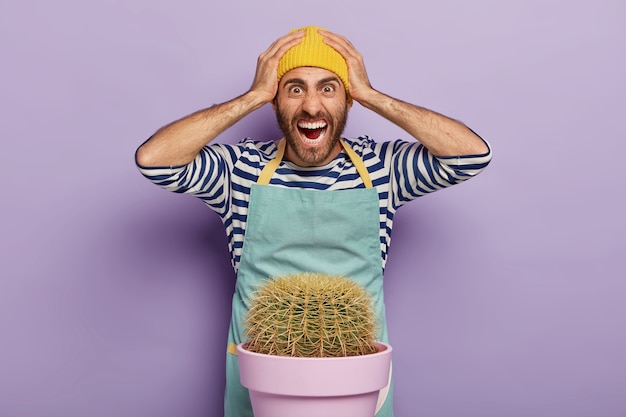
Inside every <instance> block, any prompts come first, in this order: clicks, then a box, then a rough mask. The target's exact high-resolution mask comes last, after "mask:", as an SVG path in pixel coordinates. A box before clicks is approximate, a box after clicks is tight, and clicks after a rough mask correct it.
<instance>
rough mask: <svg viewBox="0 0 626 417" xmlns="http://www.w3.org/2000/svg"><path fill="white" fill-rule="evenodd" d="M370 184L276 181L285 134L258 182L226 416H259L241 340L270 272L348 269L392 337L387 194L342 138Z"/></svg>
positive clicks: (387, 400)
mask: <svg viewBox="0 0 626 417" xmlns="http://www.w3.org/2000/svg"><path fill="white" fill-rule="evenodd" d="M341 144H342V146H343V148H344V151H345V152H346V154H347V155H348V156H349V158H350V159H351V161H352V163H353V164H354V165H355V167H356V168H357V171H358V172H359V175H360V176H361V179H362V180H363V183H364V184H365V186H366V188H360V189H350V190H332V191H331V190H325V191H320V190H303V189H294V188H281V187H275V186H269V181H270V179H271V177H272V175H273V174H274V172H275V170H276V168H277V167H278V165H279V164H280V162H281V161H282V158H283V155H284V151H285V140H284V139H283V140H281V141H280V142H279V143H278V152H277V156H276V157H275V158H274V159H273V160H272V161H270V162H269V163H268V164H267V165H266V166H265V168H264V169H263V171H262V172H261V175H260V176H259V179H258V181H257V183H256V184H253V185H252V187H251V189H250V201H249V205H248V220H247V226H246V232H245V239H244V245H243V250H242V255H241V260H240V264H239V269H238V272H237V283H236V285H235V293H234V295H233V304H232V318H231V323H230V329H229V335H228V342H229V345H228V354H227V358H226V395H225V404H224V408H225V410H224V411H225V416H226V417H252V407H251V405H250V398H249V395H248V391H247V389H246V388H244V387H243V386H242V385H241V384H240V382H239V366H238V362H237V356H236V353H237V351H236V348H235V346H236V345H237V344H238V343H241V342H242V341H244V340H243V332H244V326H243V320H244V317H245V314H246V312H247V311H248V306H249V296H250V294H251V293H252V292H253V291H254V290H255V289H256V287H257V286H258V285H259V284H260V283H262V282H263V280H265V279H267V278H270V277H276V276H280V275H288V274H292V273H300V272H320V273H326V274H333V275H345V276H346V277H350V278H352V279H353V280H355V281H357V282H359V283H360V284H361V285H363V286H364V287H365V288H366V289H367V290H368V291H369V292H371V293H372V294H373V295H374V308H375V311H376V314H377V315H378V320H379V323H380V333H379V335H378V337H379V340H381V341H383V342H388V336H387V323H386V318H385V305H384V300H383V274H382V272H383V270H382V261H381V254H380V251H381V249H380V237H379V236H380V233H379V227H380V226H379V224H380V217H379V200H378V192H377V190H376V189H375V188H373V187H372V182H371V179H370V177H369V173H368V171H367V169H366V168H365V165H364V164H363V161H362V159H361V158H360V157H359V156H358V155H357V154H356V153H355V152H354V151H353V150H352V149H351V148H350V147H349V146H348V145H347V144H346V143H345V142H344V141H343V140H342V141H341ZM391 397H392V394H391V375H390V384H389V386H388V387H386V388H385V389H383V390H381V394H380V397H379V404H378V406H377V409H379V411H378V412H377V414H376V417H391V416H392V415H393V413H392V401H391Z"/></svg>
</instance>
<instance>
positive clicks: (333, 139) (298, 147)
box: [274, 67, 348, 166]
mask: <svg viewBox="0 0 626 417" xmlns="http://www.w3.org/2000/svg"><path fill="white" fill-rule="evenodd" d="M274 109H275V110H276V118H277V119H278V124H279V126H280V128H281V130H282V131H283V134H284V135H285V139H286V140H287V148H286V150H285V156H286V157H287V158H288V159H289V160H290V161H292V162H294V163H295V164H297V165H300V166H321V165H325V164H327V163H329V162H330V161H332V160H333V158H335V156H337V155H338V154H339V152H340V151H341V144H340V143H339V138H340V136H341V134H342V133H343V129H344V127H345V125H346V120H347V118H348V104H347V100H346V91H345V89H344V86H343V83H342V82H341V80H340V79H339V77H337V75H335V73H333V72H331V71H328V70H325V69H322V68H317V67H300V68H294V69H292V70H291V71H289V72H287V73H286V74H285V75H284V76H283V77H282V78H281V79H280V82H279V84H278V93H277V95H276V100H275V101H274Z"/></svg>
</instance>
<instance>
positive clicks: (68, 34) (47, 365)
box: [0, 0, 626, 417]
mask: <svg viewBox="0 0 626 417" xmlns="http://www.w3.org/2000/svg"><path fill="white" fill-rule="evenodd" d="M216 3H217V2H209V1H199V0H182V1H178V2H172V1H163V0H135V1H113V0H111V1H79V0H59V1H55V2H48V1H44V0H39V1H24V2H11V4H10V5H9V2H8V1H6V0H2V3H1V4H0V45H1V57H2V58H1V59H2V65H1V67H0V68H2V70H1V77H2V79H1V82H0V93H1V94H0V100H1V113H0V114H1V118H2V123H1V132H2V133H1V134H2V147H1V149H0V162H1V166H2V169H3V173H2V178H3V189H4V192H3V197H2V202H1V207H2V216H1V219H0V227H1V229H0V230H1V241H0V243H1V246H2V247H1V255H0V256H1V257H2V258H1V259H2V262H1V264H0V276H1V280H0V338H1V339H0V416H2V417H5V416H6V417H21V416H24V417H84V416H89V417H100V416H103V417H104V416H118V417H143V416H145V417H161V416H162V417H171V416H185V417H196V416H197V417H200V416H211V417H212V416H219V415H220V414H221V410H222V395H223V394H222V392H223V373H224V371H223V366H224V355H225V354H224V349H225V344H226V329H227V325H228V319H229V308H230V297H231V292H232V288H233V285H234V277H233V273H232V271H231V269H230V263H229V260H228V256H227V250H226V238H225V236H224V232H223V230H222V225H221V223H220V221H219V219H218V217H217V215H215V214H214V213H212V212H211V211H210V210H209V209H208V208H206V207H205V206H203V204H202V203H201V202H200V201H197V200H195V199H193V198H190V197H185V196H180V195H175V194H170V193H166V192H164V191H162V190H160V189H158V188H157V187H155V186H152V185H151V184H149V183H148V182H147V181H146V180H144V179H143V178H142V177H141V176H140V174H139V173H138V172H137V171H136V169H135V167H134V162H133V154H134V151H135V148H136V147H137V146H138V145H139V144H140V143H141V142H143V140H145V139H146V138H147V137H148V136H149V135H150V134H152V133H153V131H154V130H156V129H157V128H158V127H160V126H162V125H163V124H165V123H168V122H169V121H171V120H173V119H175V118H178V117H180V116H183V115H185V114H187V113H190V112H192V111H194V110H196V109H199V108H202V107H206V106H209V105H211V104H213V103H218V102H221V101H225V100H227V99H230V98H232V97H234V96H236V95H238V94H240V93H243V92H244V91H245V90H246V89H247V88H248V87H249V85H250V83H251V80H252V77H253V73H254V67H255V64H256V58H257V56H258V54H259V53H261V52H262V51H263V50H264V49H265V48H266V47H267V46H268V45H269V44H270V43H271V42H272V41H273V40H274V39H275V38H277V37H278V36H280V35H282V34H283V33H285V32H287V31H288V30H289V29H292V28H294V27H298V26H301V25H305V24H319V25H323V26H325V27H327V28H329V29H331V30H333V31H336V32H339V33H342V34H344V35H346V36H347V37H348V38H349V39H350V40H351V41H352V42H353V43H354V44H355V45H356V46H357V48H358V49H359V50H360V51H361V52H362V53H363V55H364V56H365V60H366V65H367V68H368V71H369V75H370V78H371V81H372V83H373V85H374V86H375V87H376V88H378V89H380V90H382V91H384V92H386V93H388V94H390V95H393V96H396V97H399V98H402V99H404V100H407V101H410V102H413V103H417V104H420V105H423V106H426V107H429V108H432V109H435V110H438V111H440V112H443V113H445V114H448V115H450V116H453V117H456V118H459V119H461V120H463V121H464V122H466V123H467V124H468V125H470V126H471V127H472V128H474V129H475V130H476V131H478V132H479V133H480V134H481V135H483V136H484V137H485V138H486V139H487V140H489V141H490V143H491V144H492V146H493V148H494V150H495V156H494V160H493V163H492V164H491V166H490V167H489V168H488V169H487V171H485V172H484V173H483V174H482V175H480V176H479V177H477V178H476V179H474V180H472V181H470V182H468V183H465V184H462V185H459V186H457V187H454V188H452V189H449V190H445V191H442V192H439V193H436V194H433V195H430V196H428V197H425V198H422V199H420V200H418V201H416V202H414V203H412V204H410V205H409V206H407V207H405V208H403V209H402V210H400V212H399V213H398V215H397V218H396V219H397V220H396V225H395V229H394V241H393V244H392V249H391V259H390V261H389V263H388V269H387V275H386V297H387V304H388V313H389V327H390V331H391V338H392V343H393V345H394V346H395V356H394V358H395V359H394V360H395V364H396V366H395V373H396V374H395V375H396V411H397V415H398V416H409V415H411V416H425V417H453V416H454V417H458V416H463V417H470V416H476V417H490V416H494V417H496V416H498V417H501V416H507V417H516V416H520V417H522V416H523V417H530V416H532V417H544V416H545V417H578V416H580V417H583V416H584V417H589V416H602V417H613V416H614V417H618V416H619V417H623V416H625V415H626V397H625V396H624V392H626V391H625V390H626V358H625V356H626V331H625V328H626V325H625V317H626V303H625V302H624V295H625V294H626V283H625V280H624V278H625V275H626V274H625V272H624V271H625V270H626V261H625V258H626V250H625V249H626V244H625V241H626V237H625V236H626V230H625V229H626V222H625V221H624V214H623V213H624V212H626V204H625V202H624V193H625V190H626V187H625V186H624V185H625V184H624V177H623V169H624V168H623V156H624V153H625V152H626V145H625V144H624V138H625V135H624V113H625V110H626V108H625V105H624V102H625V96H626V81H625V79H626V77H625V74H626V30H625V29H624V25H623V22H624V19H625V18H626V13H625V12H626V3H625V2H623V1H622V0H613V1H609V0H600V1H587V2H584V1H557V0H547V1H546V0H530V1H527V0H511V1H502V2H499V1H488V0H479V1H472V2H468V1H466V0H445V1H438V2H428V3H420V2H414V1H412V0H401V1H392V0H387V1H383V2H373V1H360V2H347V1H346V2H338V1H336V0H332V1H331V0H321V1H317V2H309V3H307V2H303V3H294V2H291V1H278V0H273V1H265V2H253V1H248V2H246V3H244V4H242V2H240V1H237V0H233V1H229V2H219V4H216ZM348 123H349V125H348V128H347V132H346V133H347V134H348V135H350V136H354V135H358V134H369V135H371V136H373V137H375V138H377V139H378V140H388V139H394V138H396V137H406V134H405V133H404V132H402V131H400V130H399V129H398V128H396V127H395V126H393V125H391V124H390V123H389V122H387V121H385V120H383V119H381V118H380V117H378V116H375V115H373V114H372V113H370V112H368V111H366V110H365V109H363V108H361V107H360V106H358V105H356V106H355V107H354V109H353V111H352V112H351V116H350V120H349V122H348ZM248 135H249V136H253V137H255V138H259V139H261V138H276V137H277V135H278V132H277V129H276V123H275V121H274V118H273V115H272V112H271V108H270V107H269V106H266V107H264V108H263V109H261V110H259V111H257V112H255V113H253V114H252V115H250V116H249V117H248V118H246V119H244V120H243V121H242V122H241V123H239V124H238V125H236V126H235V127H233V128H231V129H230V130H229V131H227V132H226V133H225V134H224V135H222V136H221V137H220V138H219V139H218V140H221V141H227V142H235V141H237V140H239V139H241V138H243V137H244V136H248Z"/></svg>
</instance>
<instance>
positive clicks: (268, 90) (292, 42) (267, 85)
mask: <svg viewBox="0 0 626 417" xmlns="http://www.w3.org/2000/svg"><path fill="white" fill-rule="evenodd" d="M303 37H304V31H297V32H293V33H289V34H287V35H285V36H282V37H280V38H278V39H277V40H276V41H275V42H274V43H273V44H271V45H270V47H269V48H268V49H267V50H266V51H264V52H263V53H262V54H261V55H259V59H258V60H257V67H256V74H255V76H254V81H253V82H252V87H250V92H254V93H258V94H259V96H260V98H261V99H262V100H264V101H265V102H267V103H269V102H271V101H272V100H273V99H274V97H275V96H276V92H277V91H278V77H277V71H278V63H279V62H280V58H282V56H283V55H284V54H285V52H287V51H288V50H289V49H290V48H292V47H294V46H296V45H297V44H299V43H300V42H301V41H302V38H303Z"/></svg>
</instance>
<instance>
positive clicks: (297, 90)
mask: <svg viewBox="0 0 626 417" xmlns="http://www.w3.org/2000/svg"><path fill="white" fill-rule="evenodd" d="M290 91H291V93H293V94H300V93H302V89H301V88H300V87H291V90H290Z"/></svg>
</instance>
